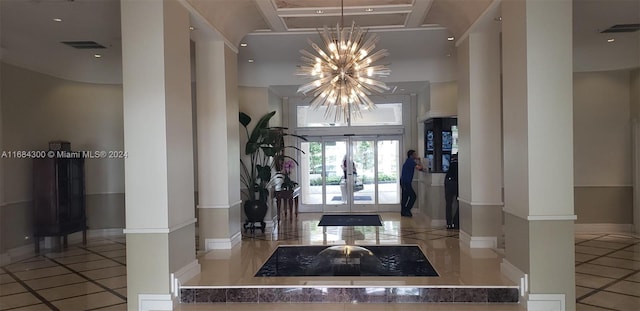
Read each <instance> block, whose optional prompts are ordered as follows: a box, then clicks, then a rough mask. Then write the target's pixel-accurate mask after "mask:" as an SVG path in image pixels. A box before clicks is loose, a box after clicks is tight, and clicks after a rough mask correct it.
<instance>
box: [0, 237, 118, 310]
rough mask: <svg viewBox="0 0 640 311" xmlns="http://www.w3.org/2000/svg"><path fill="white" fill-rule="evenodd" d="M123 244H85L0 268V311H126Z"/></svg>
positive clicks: (111, 241) (104, 240) (98, 240)
mask: <svg viewBox="0 0 640 311" xmlns="http://www.w3.org/2000/svg"><path fill="white" fill-rule="evenodd" d="M124 242H125V238H124V237H122V236H120V237H110V238H96V239H90V240H89V241H88V243H87V245H86V246H83V245H82V244H75V245H71V246H70V247H69V248H67V249H66V250H65V251H63V252H60V253H55V252H51V253H43V254H42V255H40V256H36V257H32V258H28V259H25V260H22V261H19V262H16V263H12V264H9V265H6V266H2V267H0V310H12V311H22V310H25V311H26V310H29V311H38V310H61V311H67V310H69V311H76V310H105V311H106V310H126V309H127V305H126V301H127V271H126V257H125V256H126V250H125V247H126V246H125V243H124Z"/></svg>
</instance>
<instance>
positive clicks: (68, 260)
mask: <svg viewBox="0 0 640 311" xmlns="http://www.w3.org/2000/svg"><path fill="white" fill-rule="evenodd" d="M101 259H104V257H101V256H98V255H96V254H91V253H89V254H82V255H78V256H71V257H62V258H57V259H56V261H57V262H59V263H62V264H65V265H70V264H74V263H79V262H87V261H93V260H101Z"/></svg>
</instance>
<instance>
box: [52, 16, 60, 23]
mask: <svg viewBox="0 0 640 311" xmlns="http://www.w3.org/2000/svg"><path fill="white" fill-rule="evenodd" d="M53 21H54V22H61V21H62V18H57V17H56V18H54V19H53Z"/></svg>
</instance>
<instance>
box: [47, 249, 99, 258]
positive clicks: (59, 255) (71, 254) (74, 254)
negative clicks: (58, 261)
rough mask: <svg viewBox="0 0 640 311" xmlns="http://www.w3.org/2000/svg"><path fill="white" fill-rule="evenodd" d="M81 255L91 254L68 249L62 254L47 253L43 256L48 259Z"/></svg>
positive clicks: (80, 250) (82, 250) (81, 250)
mask: <svg viewBox="0 0 640 311" xmlns="http://www.w3.org/2000/svg"><path fill="white" fill-rule="evenodd" d="M82 254H91V253H90V252H87V251H85V250H84V249H80V248H68V249H66V250H64V251H62V252H53V253H48V254H46V255H45V256H46V257H49V258H62V257H72V256H78V255H82Z"/></svg>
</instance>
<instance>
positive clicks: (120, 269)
mask: <svg viewBox="0 0 640 311" xmlns="http://www.w3.org/2000/svg"><path fill="white" fill-rule="evenodd" d="M82 274H83V275H84V276H86V277H88V278H91V279H106V278H112V277H116V276H121V275H126V274H127V267H125V266H116V267H109V268H104V269H96V270H91V271H83V272H82Z"/></svg>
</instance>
